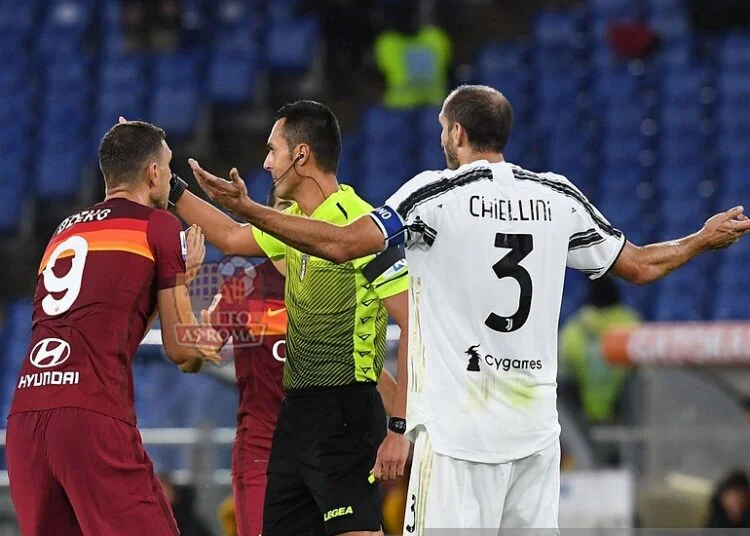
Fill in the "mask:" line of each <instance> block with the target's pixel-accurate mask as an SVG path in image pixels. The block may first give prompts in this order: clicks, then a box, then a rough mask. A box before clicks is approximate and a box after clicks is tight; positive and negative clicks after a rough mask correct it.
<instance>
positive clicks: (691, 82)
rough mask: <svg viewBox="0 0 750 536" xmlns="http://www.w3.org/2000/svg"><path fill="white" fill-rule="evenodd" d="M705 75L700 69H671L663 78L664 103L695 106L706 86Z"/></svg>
mask: <svg viewBox="0 0 750 536" xmlns="http://www.w3.org/2000/svg"><path fill="white" fill-rule="evenodd" d="M704 80H705V74H704V73H703V71H701V69H698V68H690V67H687V68H677V69H675V68H671V69H670V70H668V71H667V73H666V74H665V75H664V76H663V77H662V78H661V82H662V92H663V95H664V102H665V103H667V104H669V105H682V104H694V103H697V102H698V99H700V93H701V90H702V89H703V87H704V86H705V82H704Z"/></svg>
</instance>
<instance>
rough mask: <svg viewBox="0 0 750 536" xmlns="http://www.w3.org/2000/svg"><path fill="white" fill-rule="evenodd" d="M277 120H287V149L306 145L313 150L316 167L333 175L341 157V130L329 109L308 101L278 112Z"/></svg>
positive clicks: (285, 130)
mask: <svg viewBox="0 0 750 536" xmlns="http://www.w3.org/2000/svg"><path fill="white" fill-rule="evenodd" d="M280 119H286V123H285V124H284V139H285V140H286V142H287V144H288V145H289V149H292V148H294V147H295V146H296V145H299V144H300V143H306V144H307V145H309V146H310V148H311V149H312V152H313V154H314V155H315V158H316V160H317V162H318V167H320V169H321V170H323V171H325V172H328V173H336V171H337V170H338V167H339V156H340V155H341V129H340V128H339V122H338V120H337V119H336V116H335V115H333V112H332V111H331V109H330V108H328V106H325V105H324V104H321V103H319V102H315V101H310V100H300V101H296V102H293V103H291V104H285V105H284V106H282V107H281V108H279V111H278V112H276V120H277V121H278V120H280ZM294 156H296V155H293V156H292V158H294Z"/></svg>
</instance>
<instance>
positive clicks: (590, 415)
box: [559, 276, 640, 424]
mask: <svg viewBox="0 0 750 536" xmlns="http://www.w3.org/2000/svg"><path fill="white" fill-rule="evenodd" d="M589 285H590V286H589V298H588V304H587V305H584V306H583V307H582V308H581V309H580V310H579V311H578V312H577V313H576V314H575V315H573V316H572V317H570V319H568V321H567V322H566V323H565V325H564V326H563V328H562V332H561V334H560V366H559V377H560V378H561V379H562V380H563V381H565V380H567V381H571V382H573V384H574V386H575V390H576V394H577V398H578V399H579V403H580V406H581V409H582V410H583V413H584V415H585V416H586V418H587V419H588V421H589V423H590V424H605V423H612V422H614V421H616V420H617V417H618V415H617V410H618V403H619V402H620V399H621V397H622V392H623V388H624V386H625V381H626V380H627V377H628V374H629V370H628V369H627V368H625V367H620V366H612V365H610V364H609V363H607V361H606V359H605V358H604V356H603V355H602V353H601V350H600V348H599V343H600V341H601V338H602V335H604V333H605V332H606V331H607V330H609V329H611V328H615V327H624V326H631V325H634V324H637V323H638V322H639V321H640V318H639V315H638V313H637V312H636V311H634V310H633V309H631V308H630V307H628V306H627V305H624V304H622V303H621V302H620V293H619V291H618V288H617V286H616V284H615V282H614V281H612V279H610V278H609V277H606V276H605V277H602V278H601V279H597V280H595V281H591V282H590V283H589Z"/></svg>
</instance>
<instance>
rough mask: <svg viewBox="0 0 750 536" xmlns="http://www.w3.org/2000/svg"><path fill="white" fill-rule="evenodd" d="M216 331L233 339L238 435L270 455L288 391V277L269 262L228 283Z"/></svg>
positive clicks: (247, 443)
mask: <svg viewBox="0 0 750 536" xmlns="http://www.w3.org/2000/svg"><path fill="white" fill-rule="evenodd" d="M221 294H222V300H221V302H219V306H218V307H217V311H216V313H215V315H214V318H213V324H214V327H217V328H219V329H220V330H222V331H223V332H224V333H225V334H229V335H231V336H232V341H233V346H234V348H233V349H234V366H235V373H236V376H237V388H238V390H239V396H240V403H239V409H238V411H237V427H238V430H237V435H238V438H241V441H242V442H243V443H244V444H245V445H247V446H249V447H257V448H259V449H263V450H270V448H271V438H272V436H273V431H274V429H275V428H276V419H277V417H278V415H279V408H280V407H281V401H282V399H283V398H284V389H283V387H282V385H281V375H282V371H283V368H284V360H285V356H286V349H285V345H286V340H285V339H286V323H287V314H286V307H285V305H284V277H283V276H282V275H281V274H279V272H278V271H277V270H276V268H275V267H274V266H273V264H272V263H271V262H270V261H264V262H262V263H261V264H258V265H256V266H254V267H250V268H249V270H247V273H246V275H245V277H240V278H237V277H233V278H230V279H229V280H228V281H226V282H225V283H224V285H223V286H222V289H221Z"/></svg>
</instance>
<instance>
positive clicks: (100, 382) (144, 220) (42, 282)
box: [10, 198, 186, 425]
mask: <svg viewBox="0 0 750 536" xmlns="http://www.w3.org/2000/svg"><path fill="white" fill-rule="evenodd" d="M185 255H186V242H185V236H184V233H183V230H182V225H181V224H180V221H179V220H178V219H177V218H176V217H175V216H173V215H172V214H170V213H169V212H167V211H165V210H160V209H153V208H149V207H146V206H144V205H140V204H138V203H135V202H132V201H128V200H126V199H121V198H116V199H112V200H109V201H104V202H102V203H98V204H96V205H94V206H92V207H90V208H89V209H87V210H83V211H81V212H79V213H77V214H74V215H72V216H70V217H68V218H66V219H65V220H64V221H63V222H62V223H61V224H60V225H59V226H58V228H57V230H56V231H55V233H54V235H53V236H52V238H51V240H50V242H49V244H48V245H47V249H46V250H45V252H44V256H43V258H42V262H41V264H40V265H39V272H38V275H37V286H36V293H35V295H34V304H33V305H34V307H33V316H32V328H31V343H30V345H29V349H28V350H27V352H26V359H24V362H23V365H22V367H21V373H20V376H19V380H18V383H17V385H16V392H15V394H14V396H13V402H12V405H11V410H10V413H11V414H14V413H19V412H23V411H30V410H43V409H50V408H59V407H66V406H68V407H79V408H84V409H89V410H93V411H98V412H100V413H103V414H105V415H109V416H111V417H114V418H116V419H120V420H123V421H125V422H127V423H129V424H131V425H135V422H136V419H135V412H134V405H133V375H132V369H131V362H132V359H133V356H134V355H135V352H136V349H137V348H138V344H139V343H140V341H141V339H142V337H143V334H144V331H145V329H146V324H147V322H148V318H149V316H150V315H151V313H152V312H153V311H154V308H155V307H156V303H157V291H158V290H161V289H166V288H171V287H174V286H176V285H178V284H181V283H183V282H184V274H185Z"/></svg>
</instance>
